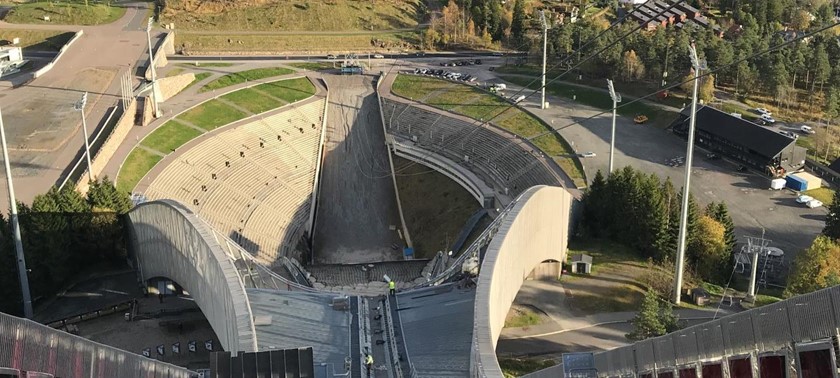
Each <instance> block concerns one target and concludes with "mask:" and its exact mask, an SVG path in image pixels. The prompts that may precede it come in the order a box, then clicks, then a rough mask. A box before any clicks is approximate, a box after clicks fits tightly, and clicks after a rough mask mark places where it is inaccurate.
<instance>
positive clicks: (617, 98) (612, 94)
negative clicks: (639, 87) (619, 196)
mask: <svg viewBox="0 0 840 378" xmlns="http://www.w3.org/2000/svg"><path fill="white" fill-rule="evenodd" d="M607 88H608V89H609V90H610V98H612V102H613V107H612V131H610V170H609V174H608V175H607V177H609V175H612V172H613V161H614V160H615V116H616V114H615V113H616V109H617V108H618V103H619V102H621V95H620V94H618V93H616V92H615V87H613V81H612V80H610V79H607Z"/></svg>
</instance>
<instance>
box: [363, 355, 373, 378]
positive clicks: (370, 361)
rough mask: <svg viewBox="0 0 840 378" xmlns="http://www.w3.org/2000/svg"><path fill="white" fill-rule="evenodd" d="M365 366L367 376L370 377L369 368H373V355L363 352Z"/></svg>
mask: <svg viewBox="0 0 840 378" xmlns="http://www.w3.org/2000/svg"><path fill="white" fill-rule="evenodd" d="M365 367H367V376H368V377H370V376H371V375H370V370H371V369H373V356H371V355H370V353H365Z"/></svg>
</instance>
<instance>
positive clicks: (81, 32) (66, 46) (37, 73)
mask: <svg viewBox="0 0 840 378" xmlns="http://www.w3.org/2000/svg"><path fill="white" fill-rule="evenodd" d="M84 34H85V31H84V30H79V31H77V32H76V35H74V36H73V38H70V40H69V41H67V43H65V44H64V46H61V49H60V50H58V55H56V56H55V58H53V60H52V62H49V63H47V65H46V66H43V67H41V68H40V69H39V70H37V71H35V73H34V74H32V76H33V77H34V78H36V79H37V78H39V77H41V76H43V75H44V74H46V73H47V72H49V71H50V70H51V69H52V68H53V66H55V65H56V64H57V63H58V60H59V59H61V57H62V56H64V53H65V52H67V50H69V49H70V46H71V45H72V44H73V43H74V42H76V41H77V40H78V39H79V38H81V37H82V35H84Z"/></svg>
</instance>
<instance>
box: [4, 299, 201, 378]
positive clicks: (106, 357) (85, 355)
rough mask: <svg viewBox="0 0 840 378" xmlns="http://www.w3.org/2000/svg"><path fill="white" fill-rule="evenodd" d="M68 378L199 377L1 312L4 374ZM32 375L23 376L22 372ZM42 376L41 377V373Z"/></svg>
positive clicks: (182, 369) (172, 366)
mask: <svg viewBox="0 0 840 378" xmlns="http://www.w3.org/2000/svg"><path fill="white" fill-rule="evenodd" d="M9 370H12V371H14V372H15V373H16V375H15V376H27V377H29V376H33V377H35V376H38V377H40V376H47V375H49V376H55V377H66V378H83V377H84V378H88V377H126V378H131V377H134V378H140V377H143V378H149V377H156V378H158V377H159V378H188V377H197V376H198V374H197V373H195V372H192V371H189V370H187V369H184V368H182V367H179V366H175V365H171V364H167V363H165V362H161V361H157V360H153V359H150V358H146V357H143V356H140V355H137V354H134V353H130V352H126V351H124V350H120V349H117V348H113V347H109V346H107V345H102V344H99V343H96V342H93V341H90V340H87V339H85V338H82V337H79V336H75V335H71V334H69V333H66V332H63V331H59V330H56V329H53V328H50V327H48V326H45V325H42V324H38V323H36V322H33V321H31V320H27V319H21V318H17V317H14V316H11V315H7V314H3V313H0V371H2V372H3V373H4V374H8V373H10V372H9ZM24 371H25V372H28V373H22V372H24ZM39 373H40V374H39Z"/></svg>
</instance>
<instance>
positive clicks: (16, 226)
mask: <svg viewBox="0 0 840 378" xmlns="http://www.w3.org/2000/svg"><path fill="white" fill-rule="evenodd" d="M0 143H2V144H3V163H4V164H5V166H6V189H8V190H9V222H10V223H11V224H12V233H13V237H14V238H15V255H16V257H17V263H18V278H20V294H21V297H22V299H23V316H24V317H26V318H27V319H32V296H31V295H30V294H29V277H28V271H27V270H26V258H25V257H24V255H23V243H22V242H21V240H20V222H19V221H18V212H17V201H16V200H15V186H14V185H13V184H12V168H11V167H10V165H9V149H8V148H7V147H6V128H5V127H4V126H3V115H2V114H0Z"/></svg>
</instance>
